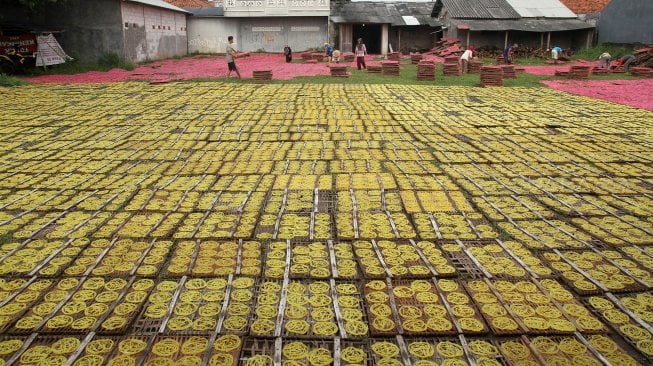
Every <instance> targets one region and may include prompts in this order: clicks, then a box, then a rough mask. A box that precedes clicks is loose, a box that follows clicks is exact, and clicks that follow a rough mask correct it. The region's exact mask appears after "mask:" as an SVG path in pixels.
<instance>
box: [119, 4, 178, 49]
mask: <svg viewBox="0 0 653 366" xmlns="http://www.w3.org/2000/svg"><path fill="white" fill-rule="evenodd" d="M121 4H122V8H121V13H122V23H121V24H122V27H123V33H124V37H125V45H124V55H125V58H127V59H128V60H131V61H135V62H141V61H147V60H158V59H163V58H169V57H172V56H175V55H184V54H186V53H187V52H188V46H187V44H188V38H187V35H186V14H185V13H180V12H176V11H171V10H166V9H161V8H156V7H152V6H144V5H141V4H138V3H132V2H121Z"/></svg>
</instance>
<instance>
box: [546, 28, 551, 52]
mask: <svg viewBox="0 0 653 366" xmlns="http://www.w3.org/2000/svg"><path fill="white" fill-rule="evenodd" d="M546 48H547V49H548V48H551V32H549V33H547V35H546Z"/></svg>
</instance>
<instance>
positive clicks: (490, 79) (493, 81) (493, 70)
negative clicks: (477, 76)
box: [481, 66, 503, 86]
mask: <svg viewBox="0 0 653 366" xmlns="http://www.w3.org/2000/svg"><path fill="white" fill-rule="evenodd" d="M481 86H503V70H502V69H501V67H500V66H483V67H481Z"/></svg>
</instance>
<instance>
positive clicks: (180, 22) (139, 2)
mask: <svg viewBox="0 0 653 366" xmlns="http://www.w3.org/2000/svg"><path fill="white" fill-rule="evenodd" d="M0 13H3V15H6V16H7V18H9V17H11V19H13V20H15V21H32V22H35V23H38V24H42V25H43V26H47V27H52V28H54V29H61V30H62V32H61V33H58V34H56V38H57V40H58V41H59V43H60V44H61V46H62V47H63V49H64V50H65V51H66V52H67V53H68V54H70V55H71V56H73V57H75V58H76V59H79V60H81V61H82V62H97V61H98V60H99V59H100V58H102V57H103V56H105V55H107V54H113V55H118V56H119V57H121V58H123V59H125V60H128V61H131V62H141V61H147V60H157V59H164V58H169V57H172V56H176V55H184V54H186V53H187V51H188V40H187V37H186V11H185V10H183V9H180V8H178V7H176V6H173V5H170V4H168V3H166V2H165V1H163V0H93V1H88V0H68V1H66V2H64V3H61V4H58V5H49V6H48V7H47V8H46V9H45V11H44V12H42V13H39V14H29V13H26V12H25V10H24V9H23V8H20V7H15V6H14V7H11V6H7V5H4V4H3V5H2V6H0Z"/></svg>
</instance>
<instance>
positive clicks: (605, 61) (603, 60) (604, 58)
mask: <svg viewBox="0 0 653 366" xmlns="http://www.w3.org/2000/svg"><path fill="white" fill-rule="evenodd" d="M611 59H612V56H611V55H610V53H608V52H603V53H602V54H601V55H600V56H599V58H598V60H599V69H602V68H603V66H604V65H605V69H606V70H610V60H611Z"/></svg>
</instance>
